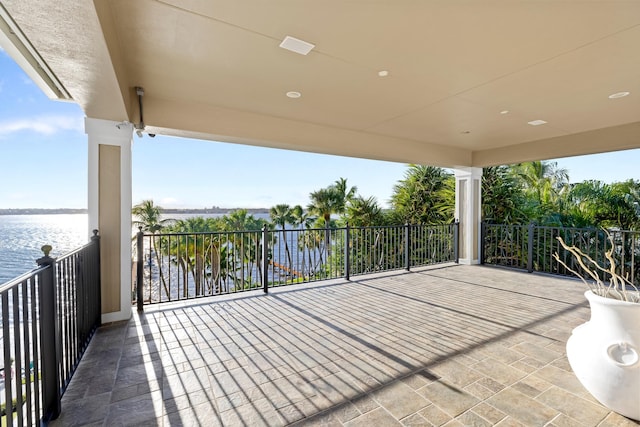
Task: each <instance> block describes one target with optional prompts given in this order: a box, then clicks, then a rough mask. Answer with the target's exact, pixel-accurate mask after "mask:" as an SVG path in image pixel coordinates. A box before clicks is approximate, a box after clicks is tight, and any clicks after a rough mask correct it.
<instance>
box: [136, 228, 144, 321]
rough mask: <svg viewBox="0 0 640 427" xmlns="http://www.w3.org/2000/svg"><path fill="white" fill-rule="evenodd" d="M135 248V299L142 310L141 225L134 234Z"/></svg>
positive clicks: (142, 256)
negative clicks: (136, 253)
mask: <svg viewBox="0 0 640 427" xmlns="http://www.w3.org/2000/svg"><path fill="white" fill-rule="evenodd" d="M136 249H137V251H138V262H137V263H136V301H137V305H138V311H139V312H141V311H143V310H144V300H143V296H142V294H143V292H142V291H143V287H144V283H143V282H144V233H143V232H142V227H140V228H138V233H137V234H136Z"/></svg>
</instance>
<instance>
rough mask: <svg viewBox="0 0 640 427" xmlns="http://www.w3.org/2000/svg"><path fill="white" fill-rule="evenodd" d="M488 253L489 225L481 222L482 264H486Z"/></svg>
mask: <svg viewBox="0 0 640 427" xmlns="http://www.w3.org/2000/svg"><path fill="white" fill-rule="evenodd" d="M486 251H487V223H486V222H484V221H481V222H480V264H481V265H482V264H484V261H485V254H486Z"/></svg>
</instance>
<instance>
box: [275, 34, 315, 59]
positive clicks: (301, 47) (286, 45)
mask: <svg viewBox="0 0 640 427" xmlns="http://www.w3.org/2000/svg"><path fill="white" fill-rule="evenodd" d="M280 47H281V48H283V49H287V50H290V51H291V52H295V53H299V54H300V55H306V54H308V53H309V52H311V49H313V48H314V47H316V45H314V44H311V43H309V42H306V41H304V40H300V39H297V38H295V37H291V36H286V37H285V38H284V40H282V43H280Z"/></svg>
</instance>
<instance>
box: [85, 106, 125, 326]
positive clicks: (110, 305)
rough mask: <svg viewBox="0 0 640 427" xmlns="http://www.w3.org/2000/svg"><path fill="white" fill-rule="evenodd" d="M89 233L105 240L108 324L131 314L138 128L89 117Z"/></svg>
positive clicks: (103, 258) (104, 284) (102, 257)
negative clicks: (133, 143)
mask: <svg viewBox="0 0 640 427" xmlns="http://www.w3.org/2000/svg"><path fill="white" fill-rule="evenodd" d="M85 131H86V133H87V135H88V139H89V194H88V202H89V203H88V205H89V233H91V230H93V229H98V230H99V232H100V236H101V241H100V243H101V247H100V263H101V265H100V267H101V280H102V321H103V322H105V323H106V322H113V321H117V320H125V319H128V318H129V317H130V316H131V140H132V135H133V126H132V125H131V124H130V123H119V122H112V121H108V120H99V119H92V118H87V119H86V120H85Z"/></svg>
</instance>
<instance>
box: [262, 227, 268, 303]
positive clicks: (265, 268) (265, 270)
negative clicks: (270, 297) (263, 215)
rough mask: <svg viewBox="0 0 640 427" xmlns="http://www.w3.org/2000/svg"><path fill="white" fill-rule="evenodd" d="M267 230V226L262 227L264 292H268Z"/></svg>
mask: <svg viewBox="0 0 640 427" xmlns="http://www.w3.org/2000/svg"><path fill="white" fill-rule="evenodd" d="M268 237H269V232H268V230H267V226H266V225H265V226H263V227H262V288H263V290H264V293H265V294H268V293H269V277H268V274H269V260H268V257H269V243H268V240H267V238H268Z"/></svg>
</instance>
